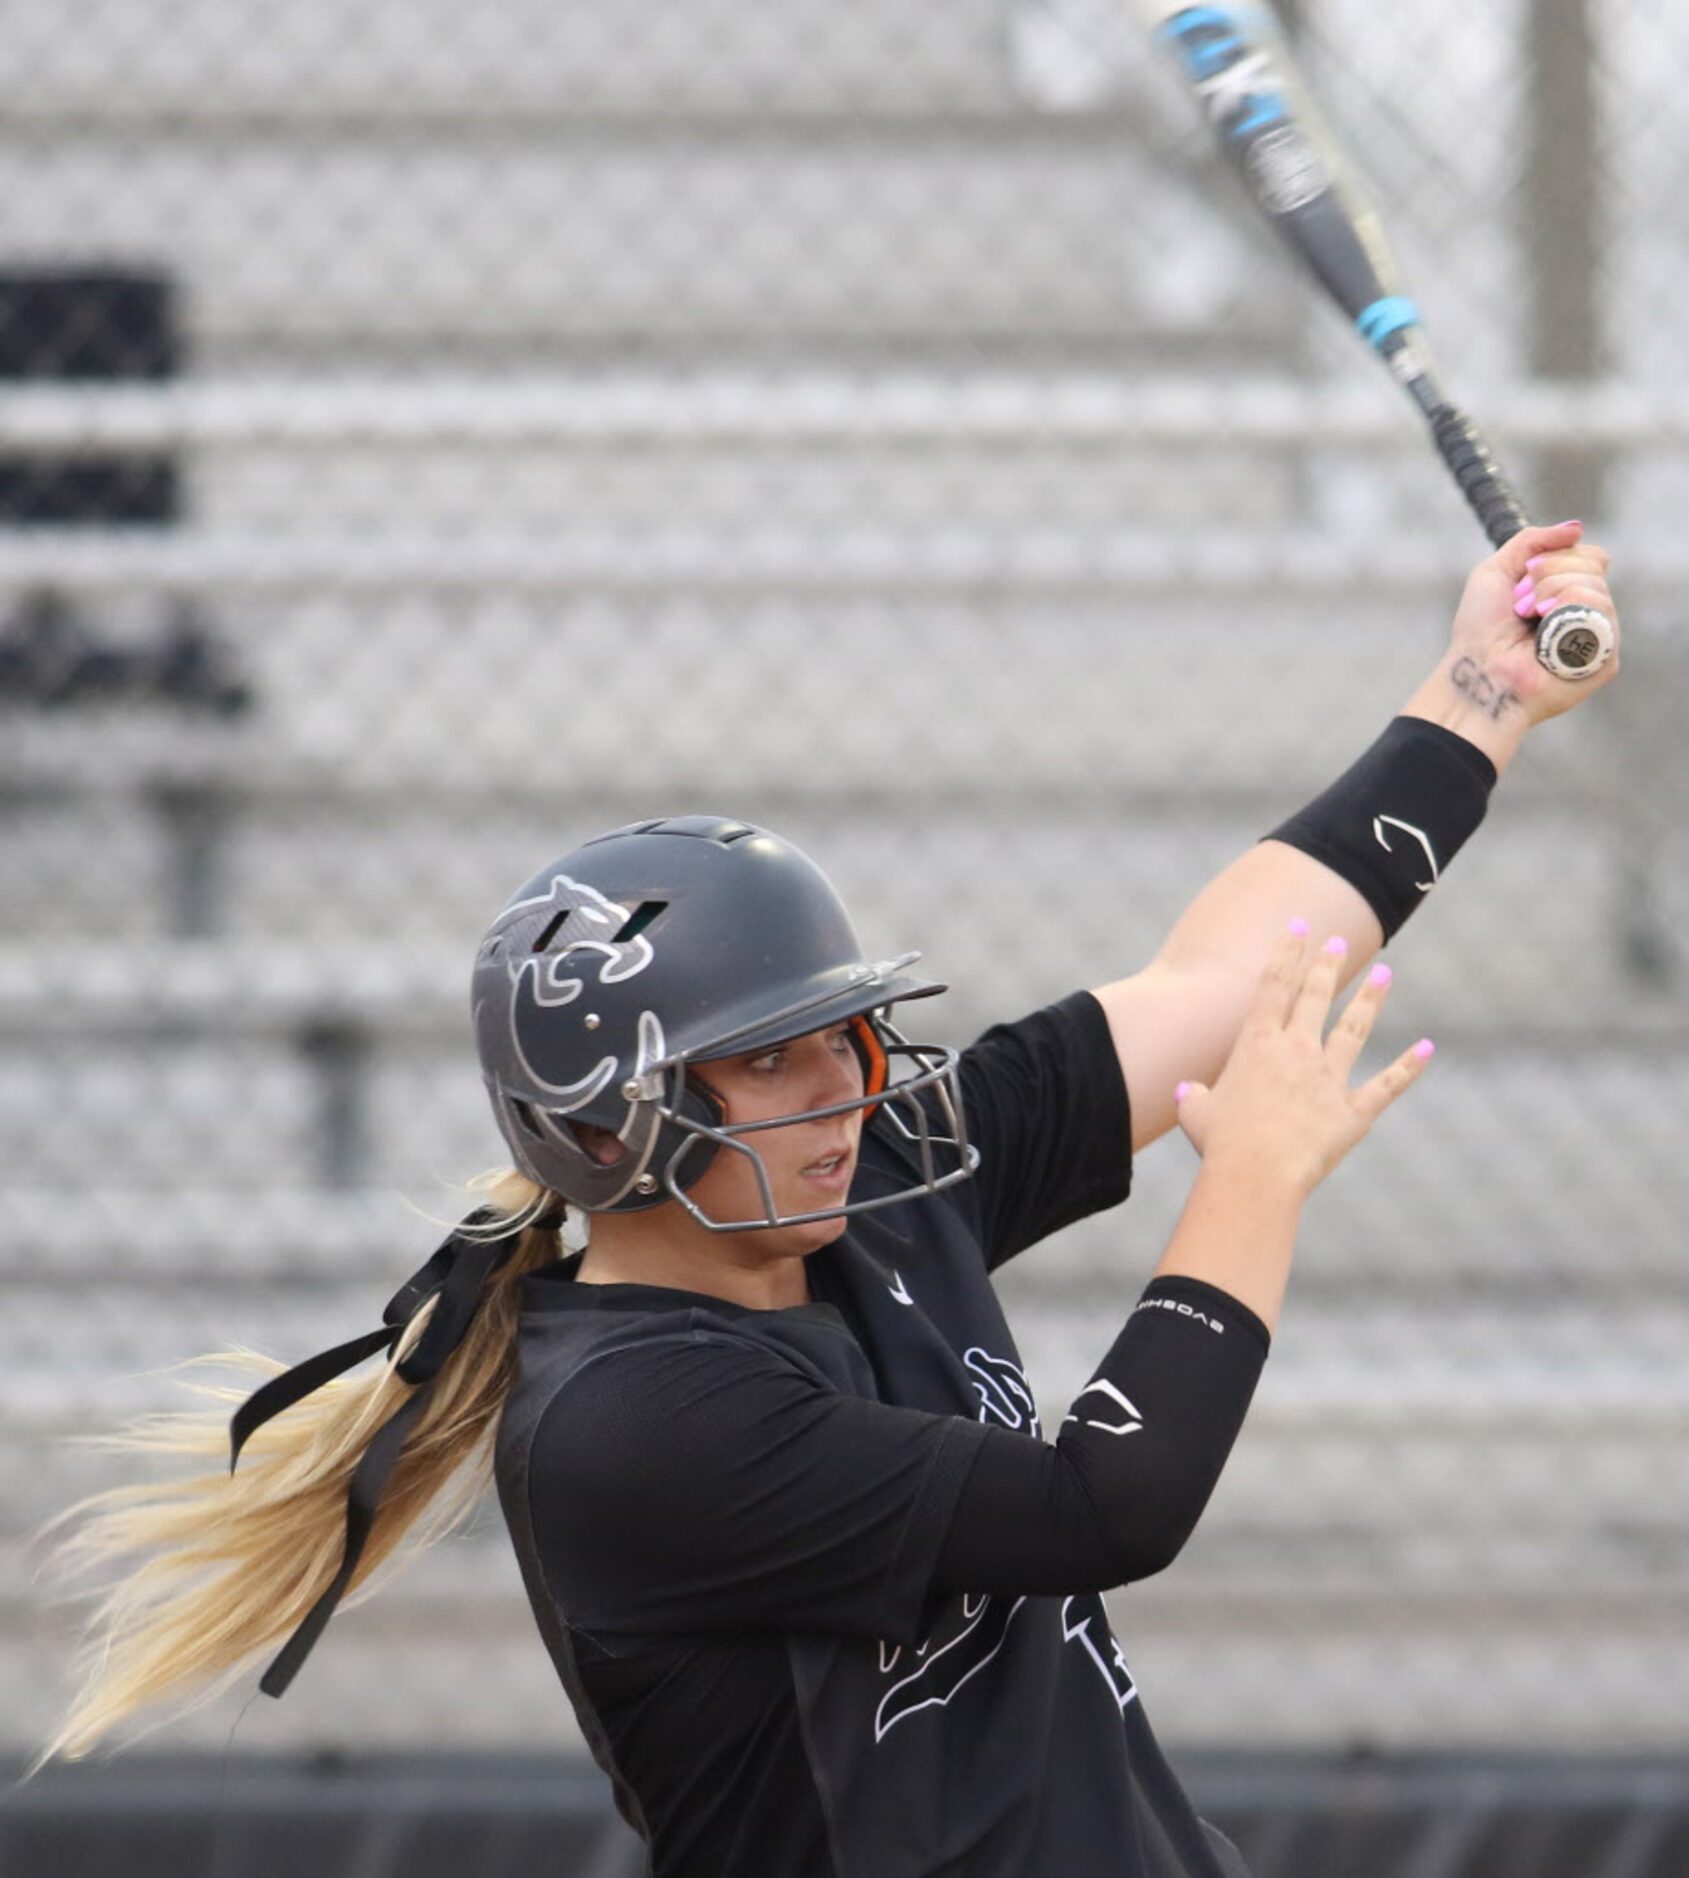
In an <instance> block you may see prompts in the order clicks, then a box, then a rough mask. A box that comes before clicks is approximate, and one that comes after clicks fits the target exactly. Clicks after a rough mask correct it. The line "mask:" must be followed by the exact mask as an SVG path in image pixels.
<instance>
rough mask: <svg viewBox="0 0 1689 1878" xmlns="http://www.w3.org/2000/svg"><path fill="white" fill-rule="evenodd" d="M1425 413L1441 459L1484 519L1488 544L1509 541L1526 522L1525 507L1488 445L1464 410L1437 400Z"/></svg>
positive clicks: (1482, 520) (1492, 545)
mask: <svg viewBox="0 0 1689 1878" xmlns="http://www.w3.org/2000/svg"><path fill="white" fill-rule="evenodd" d="M1427 415H1428V417H1429V419H1430V424H1431V435H1432V437H1433V438H1434V439H1435V440H1436V445H1437V448H1438V450H1439V451H1440V452H1441V453H1442V458H1443V461H1444V462H1445V463H1446V464H1447V465H1448V466H1449V472H1450V474H1451V475H1452V476H1453V477H1454V479H1455V481H1456V482H1457V483H1459V484H1460V488H1461V493H1462V494H1463V495H1464V496H1465V497H1466V500H1467V501H1468V502H1469V503H1470V504H1471V505H1472V512H1473V514H1474V515H1476V516H1477V518H1478V520H1479V521H1480V522H1482V523H1483V525H1484V533H1485V534H1486V535H1488V536H1489V538H1490V546H1491V547H1493V548H1499V547H1501V546H1502V544H1503V543H1504V542H1508V541H1511V540H1512V539H1513V537H1514V536H1515V535H1516V534H1518V532H1519V530H1520V529H1521V528H1524V527H1525V526H1526V525H1527V524H1526V518H1525V507H1524V504H1523V503H1522V502H1521V501H1520V500H1519V498H1518V496H1517V495H1516V494H1515V493H1514V490H1513V487H1512V485H1511V484H1510V483H1509V482H1508V480H1507V478H1506V477H1505V476H1504V475H1502V473H1501V470H1500V467H1499V466H1498V465H1497V463H1496V460H1495V458H1494V457H1493V456H1491V454H1490V448H1489V445H1488V444H1486V443H1485V442H1484V440H1483V438H1482V437H1481V436H1479V434H1478V432H1477V430H1476V429H1475V428H1474V427H1473V424H1472V420H1471V419H1470V418H1469V417H1467V415H1466V414H1465V412H1464V411H1457V410H1456V409H1455V407H1454V406H1453V405H1452V404H1439V405H1437V406H1436V407H1435V408H1434V409H1433V410H1431V411H1430V412H1428V413H1427Z"/></svg>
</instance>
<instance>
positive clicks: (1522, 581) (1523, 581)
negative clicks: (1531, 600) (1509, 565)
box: [1513, 574, 1531, 600]
mask: <svg viewBox="0 0 1689 1878" xmlns="http://www.w3.org/2000/svg"><path fill="white" fill-rule="evenodd" d="M1530 590H1531V577H1530V575H1529V574H1521V575H1520V576H1519V578H1518V579H1517V580H1516V581H1514V583H1513V598H1514V599H1515V600H1517V599H1518V598H1519V596H1520V594H1522V593H1529V592H1530Z"/></svg>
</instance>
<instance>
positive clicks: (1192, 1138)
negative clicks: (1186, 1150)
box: [1173, 1082, 1208, 1154]
mask: <svg viewBox="0 0 1689 1878" xmlns="http://www.w3.org/2000/svg"><path fill="white" fill-rule="evenodd" d="M1173 1100H1174V1102H1175V1103H1176V1104H1177V1105H1178V1110H1179V1126H1180V1127H1181V1128H1182V1129H1183V1130H1184V1131H1185V1136H1186V1139H1187V1140H1188V1141H1189V1142H1190V1144H1191V1146H1192V1147H1193V1148H1195V1149H1196V1151H1197V1153H1198V1154H1200V1153H1201V1152H1202V1144H1203V1142H1204V1141H1205V1140H1206V1139H1207V1138H1208V1085H1207V1084H1206V1083H1201V1082H1182V1083H1180V1084H1179V1086H1178V1088H1177V1089H1175V1090H1174V1091H1173Z"/></svg>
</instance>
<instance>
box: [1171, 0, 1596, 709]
mask: <svg viewBox="0 0 1689 1878" xmlns="http://www.w3.org/2000/svg"><path fill="white" fill-rule="evenodd" d="M1139 4H1140V6H1141V7H1142V9H1143V12H1144V15H1145V17H1146V19H1147V20H1148V21H1149V23H1150V24H1151V26H1152V27H1153V28H1154V30H1155V34H1156V37H1157V38H1158V39H1159V40H1160V41H1161V42H1162V43H1163V44H1165V45H1167V46H1169V47H1170V48H1171V49H1172V51H1173V52H1174V53H1175V54H1176V55H1177V57H1178V59H1179V62H1180V63H1181V65H1182V66H1183V67H1184V71H1185V76H1186V77H1187V78H1188V79H1189V81H1190V83H1191V85H1192V86H1193V87H1194V88H1195V90H1196V93H1197V96H1198V98H1199V99H1200V100H1201V103H1202V105H1203V108H1204V110H1205V111H1206V112H1207V115H1208V119H1209V122H1210V124H1211V125H1212V126H1213V128H1214V131H1215V134H1216V135H1217V136H1218V138H1219V141H1220V148H1221V149H1222V150H1223V151H1224V153H1225V155H1226V157H1227V158H1228V160H1229V161H1230V163H1231V165H1232V167H1233V168H1234V169H1235V170H1236V171H1237V172H1238V174H1239V175H1240V176H1241V177H1242V178H1243V181H1244V184H1245V186H1246V187H1247V189H1248V191H1249V194H1250V197H1251V199H1252V200H1253V202H1254V203H1255V206H1256V207H1257V208H1258V209H1259V210H1260V211H1261V213H1262V214H1263V215H1265V216H1266V217H1267V219H1268V221H1269V222H1271V224H1272V225H1273V227H1274V228H1275V229H1277V231H1278V233H1279V235H1280V236H1281V237H1282V238H1283V240H1284V241H1285V242H1286V244H1287V245H1288V246H1289V248H1290V250H1291V252H1292V253H1293V254H1294V255H1295V256H1296V257H1297V258H1298V259H1299V260H1300V261H1301V263H1302V265H1303V266H1304V267H1305V268H1307V269H1308V270H1309V272H1310V273H1312V275H1313V276H1314V278H1315V279H1316V280H1317V281H1318V282H1319V284H1320V285H1321V286H1322V287H1323V288H1324V289H1325V291H1326V292H1327V293H1328V294H1329V295H1330V296H1331V298H1332V299H1333V300H1335V301H1336V302H1337V304H1338V305H1339V306H1340V307H1341V308H1342V309H1343V311H1344V312H1345V313H1346V314H1347V315H1348V316H1349V318H1350V319H1351V320H1353V321H1354V324H1355V328H1356V330H1357V331H1358V332H1359V333H1360V335H1361V337H1362V338H1363V339H1365V340H1366V341H1367V342H1368V343H1369V344H1370V345H1371V346H1372V348H1373V350H1374V351H1375V352H1377V354H1378V356H1379V357H1380V358H1381V359H1383V361H1384V362H1385V364H1386V365H1388V366H1389V368H1390V370H1391V372H1392V373H1393V374H1394V375H1395V377H1396V378H1397V380H1398V381H1399V382H1400V383H1401V385H1402V386H1403V387H1404V388H1405V389H1406V391H1407V392H1408V393H1409V394H1410V395H1411V397H1412V398H1413V401H1414V403H1415V404H1417V405H1418V406H1419V409H1420V411H1421V412H1422V413H1423V415H1424V417H1425V419H1426V422H1427V423H1428V424H1429V426H1430V430H1431V436H1432V439H1433V441H1434V442H1435V443H1436V446H1437V450H1438V452H1439V454H1440V455H1441V456H1442V459H1443V461H1444V462H1445V463H1446V464H1447V465H1448V467H1449V471H1450V473H1451V474H1452V475H1453V477H1454V479H1455V481H1456V482H1457V483H1458V484H1459V485H1460V488H1461V491H1462V493H1463V494H1464V495H1465V497H1466V500H1467V501H1468V503H1470V504H1471V507H1472V510H1473V513H1474V514H1475V515H1476V516H1477V517H1478V520H1479V521H1480V522H1482V523H1483V525H1484V529H1485V531H1486V532H1487V534H1488V535H1489V538H1490V541H1491V543H1492V544H1493V545H1494V546H1495V547H1498V548H1499V547H1500V546H1501V545H1502V543H1503V542H1505V541H1509V540H1511V539H1512V537H1513V536H1514V535H1516V534H1517V533H1518V532H1519V530H1520V529H1521V528H1524V527H1526V526H1527V525H1528V524H1527V520H1526V516H1525V512H1524V509H1523V507H1522V506H1521V504H1520V502H1519V498H1518V497H1517V496H1516V495H1515V494H1514V492H1513V490H1512V488H1511V487H1510V486H1509V484H1508V482H1507V479H1506V477H1505V476H1503V475H1502V473H1501V470H1500V469H1499V468H1498V467H1497V465H1496V461H1495V458H1494V457H1493V456H1492V455H1491V453H1490V450H1489V447H1488V445H1487V444H1486V443H1485V442H1484V440H1483V438H1482V437H1481V436H1480V435H1479V434H1478V432H1477V430H1476V429H1475V428H1474V426H1473V424H1472V422H1471V420H1470V419H1469V418H1468V417H1467V416H1466V414H1465V413H1464V412H1463V411H1461V410H1459V409H1458V408H1457V407H1456V406H1455V405H1454V404H1452V403H1451V402H1450V401H1449V398H1448V395H1447V393H1446V392H1445V391H1444V390H1443V387H1442V384H1441V383H1440V381H1439V380H1438V377H1437V373H1436V368H1435V367H1434V366H1433V364H1432V363H1431V356H1430V353H1429V351H1428V350H1427V348H1426V345H1425V340H1424V337H1423V335H1422V333H1421V332H1420V327H1419V309H1418V308H1417V307H1416V306H1415V305H1414V303H1413V301H1412V300H1411V299H1409V298H1407V297H1406V296H1405V295H1404V294H1403V293H1402V292H1401V291H1400V288H1399V286H1398V284H1397V280H1396V263H1395V258H1394V256H1393V255H1392V254H1391V252H1390V249H1389V247H1388V245H1387V243H1386V242H1385V239H1384V232H1383V228H1382V226H1381V224H1380V222H1379V219H1378V215H1377V212H1376V210H1374V208H1373V207H1372V205H1371V203H1370V202H1369V201H1368V200H1367V198H1366V196H1365V194H1364V193H1363V192H1362V190H1361V188H1360V186H1359V184H1358V183H1357V181H1356V179H1355V176H1354V172H1353V170H1352V168H1351V167H1350V166H1349V165H1348V164H1346V163H1345V162H1344V161H1343V160H1342V157H1341V155H1340V153H1339V151H1338V149H1337V146H1336V144H1335V142H1334V141H1333V140H1332V138H1331V135H1330V133H1329V132H1328V131H1327V130H1326V129H1325V127H1324V126H1323V125H1322V124H1321V123H1320V121H1319V118H1318V116H1317V114H1316V113H1315V111H1314V108H1313V105H1312V103H1311V102H1310V100H1309V98H1308V95H1307V92H1306V90H1305V89H1304V87H1303V86H1302V85H1301V84H1300V83H1299V81H1298V79H1297V75H1296V71H1295V68H1294V66H1293V65H1292V63H1291V61H1290V57H1289V54H1288V52H1287V51H1286V49H1285V45H1284V41H1283V39H1282V37H1281V35H1280V33H1279V31H1278V27H1277V22H1276V21H1275V19H1274V17H1273V15H1272V13H1271V12H1270V11H1268V10H1267V9H1266V8H1265V7H1264V6H1260V5H1253V4H1248V3H1247V0H1222V4H1220V5H1217V6H1192V5H1183V4H1180V3H1179V0H1139ZM1612 651H1613V628H1612V625H1611V623H1610V622H1609V621H1608V620H1607V619H1606V617H1605V616H1604V615H1603V614H1601V613H1598V612H1596V611H1595V609H1594V608H1592V607H1587V606H1578V605H1571V606H1563V607H1557V608H1555V610H1554V611H1553V612H1552V613H1550V614H1549V615H1548V617H1547V618H1546V619H1545V620H1543V621H1542V622H1541V624H1540V626H1539V627H1538V629H1537V657H1538V659H1539V660H1541V662H1542V664H1543V665H1544V666H1546V667H1547V669H1548V670H1549V671H1551V672H1553V673H1554V674H1555V676H1556V677H1558V678H1572V679H1576V678H1588V677H1590V676H1592V675H1593V674H1594V673H1595V672H1598V671H1599V670H1600V669H1601V667H1602V666H1603V665H1605V664H1606V662H1607V660H1608V659H1609V658H1610V657H1611V656H1612Z"/></svg>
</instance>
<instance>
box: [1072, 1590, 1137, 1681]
mask: <svg viewBox="0 0 1689 1878" xmlns="http://www.w3.org/2000/svg"><path fill="white" fill-rule="evenodd" d="M1093 1630H1094V1631H1095V1635H1093V1634H1092V1633H1093ZM1061 1635H1062V1642H1063V1643H1077V1644H1079V1645H1080V1646H1081V1648H1082V1649H1083V1650H1084V1652H1085V1654H1086V1655H1087V1656H1088V1657H1089V1658H1090V1659H1091V1661H1092V1662H1093V1663H1094V1664H1095V1665H1096V1668H1097V1673H1098V1675H1100V1676H1101V1677H1102V1679H1103V1681H1104V1682H1106V1683H1107V1684H1108V1689H1109V1694H1110V1695H1112V1696H1113V1697H1114V1702H1115V1706H1116V1707H1117V1708H1119V1709H1122V1710H1124V1709H1125V1707H1126V1705H1127V1703H1128V1702H1131V1701H1133V1700H1135V1699H1136V1697H1137V1693H1138V1685H1137V1684H1136V1683H1135V1682H1134V1681H1133V1680H1132V1671H1131V1669H1130V1668H1129V1666H1128V1665H1127V1662H1126V1654H1125V1652H1124V1651H1123V1650H1122V1649H1121V1647H1120V1645H1119V1644H1118V1643H1117V1642H1116V1641H1115V1637H1114V1632H1113V1631H1111V1630H1110V1629H1109V1627H1108V1619H1107V1618H1106V1617H1105V1616H1104V1615H1103V1607H1102V1600H1101V1598H1099V1597H1098V1596H1097V1594H1096V1593H1095V1592H1094V1591H1092V1592H1088V1593H1087V1594H1086V1595H1085V1596H1084V1597H1076V1598H1067V1599H1065V1600H1064V1601H1063V1603H1062V1607H1061Z"/></svg>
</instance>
